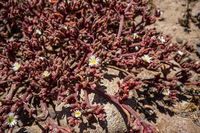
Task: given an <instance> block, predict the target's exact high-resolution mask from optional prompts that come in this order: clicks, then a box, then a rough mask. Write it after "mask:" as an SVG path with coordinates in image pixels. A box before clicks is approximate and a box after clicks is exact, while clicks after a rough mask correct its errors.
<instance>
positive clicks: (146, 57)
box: [142, 55, 152, 63]
mask: <svg viewBox="0 0 200 133" xmlns="http://www.w3.org/2000/svg"><path fill="white" fill-rule="evenodd" d="M142 59H143V60H144V61H146V62H148V63H150V62H151V59H152V57H149V56H148V55H144V56H142Z"/></svg>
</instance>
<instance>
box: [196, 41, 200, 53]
mask: <svg viewBox="0 0 200 133" xmlns="http://www.w3.org/2000/svg"><path fill="white" fill-rule="evenodd" d="M196 45H197V52H198V54H199V55H200V42H199V43H197V44H196Z"/></svg>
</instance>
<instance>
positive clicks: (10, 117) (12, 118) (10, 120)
mask: <svg viewBox="0 0 200 133" xmlns="http://www.w3.org/2000/svg"><path fill="white" fill-rule="evenodd" d="M16 119H17V116H15V115H14V113H10V114H8V118H7V119H6V124H7V125H9V126H10V127H13V126H14V125H16V124H17V120H16Z"/></svg>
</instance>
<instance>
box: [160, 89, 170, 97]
mask: <svg viewBox="0 0 200 133" xmlns="http://www.w3.org/2000/svg"><path fill="white" fill-rule="evenodd" d="M169 93H170V91H169V89H164V90H163V92H162V94H163V95H165V96H168V95H169Z"/></svg>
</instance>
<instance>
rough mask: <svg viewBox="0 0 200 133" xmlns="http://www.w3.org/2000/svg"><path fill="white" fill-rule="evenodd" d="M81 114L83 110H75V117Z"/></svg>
mask: <svg viewBox="0 0 200 133" xmlns="http://www.w3.org/2000/svg"><path fill="white" fill-rule="evenodd" d="M80 116H81V111H79V110H76V111H75V117H76V118H77V117H80Z"/></svg>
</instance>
